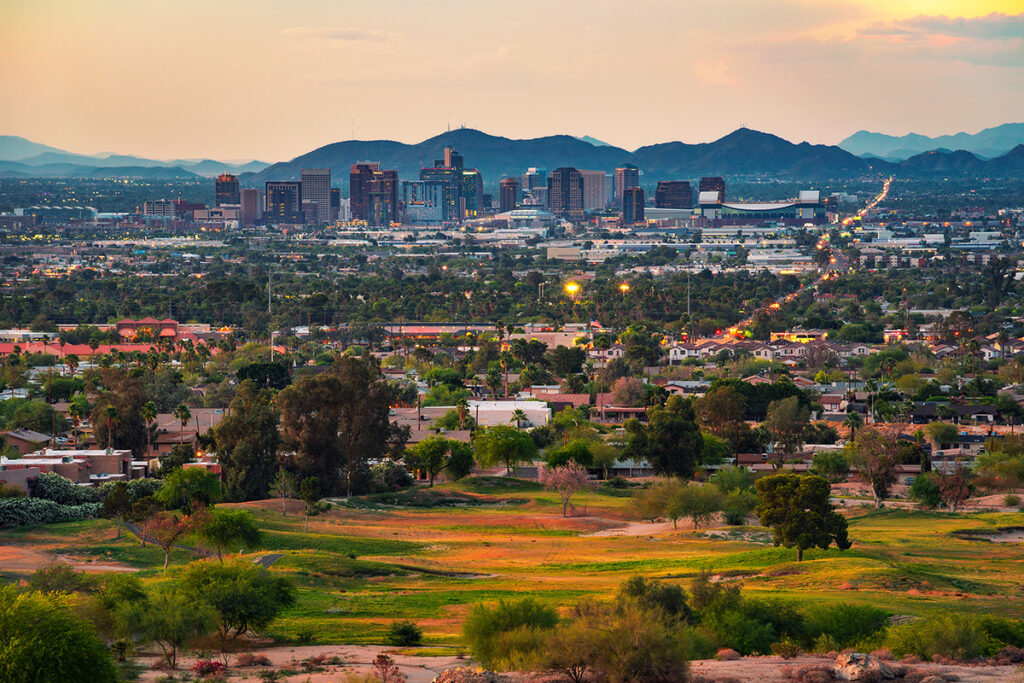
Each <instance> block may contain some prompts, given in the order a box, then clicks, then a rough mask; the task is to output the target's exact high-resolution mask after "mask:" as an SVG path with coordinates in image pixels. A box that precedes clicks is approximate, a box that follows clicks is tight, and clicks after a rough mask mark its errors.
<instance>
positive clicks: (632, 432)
mask: <svg viewBox="0 0 1024 683" xmlns="http://www.w3.org/2000/svg"><path fill="white" fill-rule="evenodd" d="M625 429H626V434H628V435H629V438H628V441H627V442H626V448H625V450H624V451H623V454H622V456H623V458H631V459H633V460H636V461H638V462H639V461H646V462H647V463H649V464H650V466H651V469H653V470H654V471H655V472H656V473H658V474H662V475H666V476H676V477H680V478H683V479H689V478H690V477H692V476H693V474H694V472H696V470H697V463H698V462H699V461H700V457H701V454H702V452H703V449H704V439H703V437H701V434H700V429H699V428H698V427H697V423H696V421H695V419H694V414H693V408H692V406H691V404H690V402H689V401H684V400H682V399H679V398H678V397H676V396H673V397H672V398H670V399H669V400H668V402H667V403H666V404H665V407H663V408H661V407H659V408H653V409H651V410H650V411H649V412H648V422H647V424H643V423H642V422H640V421H639V420H636V419H635V418H634V419H630V420H626V423H625Z"/></svg>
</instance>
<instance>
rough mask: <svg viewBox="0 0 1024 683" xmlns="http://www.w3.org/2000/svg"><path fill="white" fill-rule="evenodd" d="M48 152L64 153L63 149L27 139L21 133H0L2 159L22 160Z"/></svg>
mask: <svg viewBox="0 0 1024 683" xmlns="http://www.w3.org/2000/svg"><path fill="white" fill-rule="evenodd" d="M46 152H58V153H62V150H59V149H57V148H56V147H50V146H48V145H41V144H39V143H38V142H32V141H31V140H26V139H25V138H23V137H21V136H19V135H0V161H21V160H22V159H27V158H29V157H34V156H36V155H38V154H44V153H46Z"/></svg>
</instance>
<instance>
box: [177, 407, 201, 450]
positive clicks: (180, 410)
mask: <svg viewBox="0 0 1024 683" xmlns="http://www.w3.org/2000/svg"><path fill="white" fill-rule="evenodd" d="M174 417H175V418H176V419H177V420H178V422H180V423H181V431H180V432H178V444H179V445H181V444H183V443H185V427H187V426H188V421H189V420H191V419H192V411H191V410H189V407H188V406H187V405H185V404H184V403H179V404H178V406H177V407H176V408H175V409H174ZM197 436H198V432H197Z"/></svg>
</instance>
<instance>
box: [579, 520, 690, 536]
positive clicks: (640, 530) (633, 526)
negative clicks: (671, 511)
mask: <svg viewBox="0 0 1024 683" xmlns="http://www.w3.org/2000/svg"><path fill="white" fill-rule="evenodd" d="M608 521H609V522H613V521H614V520H608ZM619 524H621V522H619ZM680 526H682V525H680ZM669 531H673V528H672V522H628V523H627V524H625V525H623V526H617V527H613V528H611V529H602V530H601V531H595V532H594V533H592V534H583V535H584V536H589V537H608V536H653V535H654V534H664V533H667V532H669Z"/></svg>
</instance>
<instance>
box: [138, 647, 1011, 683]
mask: <svg viewBox="0 0 1024 683" xmlns="http://www.w3.org/2000/svg"><path fill="white" fill-rule="evenodd" d="M257 652H259V653H260V654H263V655H266V656H267V657H268V658H269V659H270V660H271V661H272V662H273V666H272V667H261V666H256V667H244V668H239V667H235V666H234V661H235V660H234V657H233V656H232V657H230V658H229V666H230V667H231V670H232V671H233V672H234V673H235V674H236V675H237V674H240V673H241V674H243V675H248V677H250V678H255V676H256V674H257V673H258V672H259V671H262V670H265V669H268V668H277V669H280V668H290V669H295V670H296V671H301V670H302V665H301V661H302V660H304V659H306V658H308V657H314V656H317V655H326V657H327V658H331V657H335V656H337V657H340V658H342V659H343V660H344V661H345V664H344V665H342V666H338V665H325V666H324V667H323V668H324V669H325V670H324V671H322V672H312V673H307V672H303V673H299V674H296V675H294V676H289V677H286V678H284V679H281V680H283V681H286V682H287V683H303V682H305V681H309V683H328V682H331V683H335V682H337V681H344V680H345V674H346V673H348V672H359V673H365V672H369V671H370V663H371V662H372V661H373V658H374V657H376V656H377V655H378V654H379V653H381V652H384V653H388V654H389V656H391V658H392V659H394V661H395V663H396V664H397V665H398V667H399V669H400V670H401V671H402V673H403V674H405V675H406V677H407V681H408V683H430V681H432V680H433V679H434V677H435V676H437V675H438V674H439V673H441V672H442V671H445V670H447V669H453V668H458V667H471V668H475V667H474V665H473V664H472V662H471V661H470V660H468V659H463V658H459V657H457V656H455V655H451V656H445V657H415V656H410V655H401V654H395V653H394V651H393V650H391V649H389V648H385V647H379V646H372V645H334V646H330V645H326V646H325V645H311V646H306V647H270V648H265V649H261V650H257ZM195 660H196V658H195V657H185V658H182V659H181V660H180V662H179V667H178V668H179V671H187V670H189V669H190V668H191V666H192V664H193V662H195ZM142 661H143V662H145V663H146V664H151V663H153V662H155V661H157V658H156V657H155V656H146V657H143V658H142ZM831 663H832V660H829V659H825V658H823V657H815V656H811V655H804V656H801V657H797V658H795V659H790V660H784V659H782V658H781V657H742V658H740V659H737V660H734V661H729V662H719V661H716V660H713V659H711V660H700V661H695V662H692V663H691V670H692V672H693V674H694V675H699V676H704V677H705V678H710V679H712V680H714V679H726V678H732V679H736V680H740V681H759V682H763V683H782V682H783V681H786V680H787V679H786V678H785V677H784V676H783V673H782V672H783V670H784V669H786V668H787V667H799V666H805V665H818V666H820V665H828V664H831ZM906 666H907V668H908V670H922V671H926V672H928V673H936V674H937V673H941V674H944V675H948V674H954V675H956V676H957V680H959V681H962V682H963V683H997V682H1003V683H1005V682H1008V681H1015V680H1018V678H1019V677H1020V675H1021V672H1020V669H1019V668H1018V667H1014V666H989V665H966V664H963V665H940V664H933V663H931V662H926V663H925V662H923V663H920V664H908V665H906ZM164 673H165V672H161V671H156V670H150V671H146V672H145V673H144V674H143V676H142V679H141V680H143V681H153V680H155V679H156V678H158V677H159V676H161V675H163V674H164ZM506 675H507V676H508V677H509V679H510V680H512V681H514V682H515V683H528V682H537V681H542V680H543V681H547V680H557V678H553V677H551V676H536V675H534V676H529V675H524V674H514V673H513V674H506Z"/></svg>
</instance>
